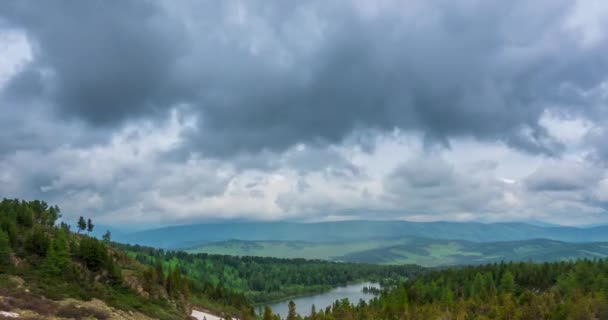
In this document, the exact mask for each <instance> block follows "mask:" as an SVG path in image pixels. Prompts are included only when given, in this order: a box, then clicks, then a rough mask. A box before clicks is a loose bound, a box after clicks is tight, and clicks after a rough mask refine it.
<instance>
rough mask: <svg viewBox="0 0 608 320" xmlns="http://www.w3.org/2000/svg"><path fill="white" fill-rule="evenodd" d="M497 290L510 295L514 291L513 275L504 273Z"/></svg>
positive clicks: (508, 272) (507, 272)
mask: <svg viewBox="0 0 608 320" xmlns="http://www.w3.org/2000/svg"><path fill="white" fill-rule="evenodd" d="M499 289H500V291H501V292H505V293H512V292H513V291H515V280H514V279H513V274H512V273H511V272H510V271H508V270H507V271H506V272H505V273H504V274H503V275H502V277H501V278H500V285H499Z"/></svg>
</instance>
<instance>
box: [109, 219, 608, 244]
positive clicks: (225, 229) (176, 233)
mask: <svg viewBox="0 0 608 320" xmlns="http://www.w3.org/2000/svg"><path fill="white" fill-rule="evenodd" d="M403 237H422V238H431V239H444V240H467V241H476V242H490V241H515V240H529V239H539V238H544V239H550V240H558V241H567V242H598V241H608V226H599V227H593V228H576V227H564V226H538V225H531V224H525V223H491V224H484V223H474V222H466V223H459V222H408V221H342V222H323V223H289V222H272V223H213V224H196V225H183V226H173V227H165V228H160V229H152V230H146V231H141V232H136V233H131V234H119V235H116V236H114V237H113V239H114V240H116V241H121V242H126V243H132V244H140V245H147V246H153V247H159V248H173V249H174V248H194V247H198V246H201V245H204V244H207V243H210V242H217V241H226V240H230V239H238V240H266V241H270V240H281V241H307V242H348V241H358V240H372V239H373V240H381V239H396V238H403Z"/></svg>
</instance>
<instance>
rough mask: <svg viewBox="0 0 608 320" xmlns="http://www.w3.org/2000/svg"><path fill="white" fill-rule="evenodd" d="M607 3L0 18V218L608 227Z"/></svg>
mask: <svg viewBox="0 0 608 320" xmlns="http://www.w3.org/2000/svg"><path fill="white" fill-rule="evenodd" d="M607 124H608V2H606V1H603V0H584V1H582V0H539V1H527V0H513V1H503V0H458V1H452V0H449V1H448V0H401V1H393V0H379V1H367V0H360V1H359V0H357V1H355V0H351V1H346V0H344V1H341V0H336V1H327V0H309V1H297V2H292V1H280V0H270V1H268V0H265V1H262V0H259V1H258V0H242V1H240V0H226V1H199V0H196V1H195V0H191V1H190V0H179V1H145V0H138V1H129V0H124V1H101V0H91V1H42V2H40V1H29V0H23V1H2V2H0V197H7V198H24V199H42V200H45V201H47V202H49V203H51V204H57V205H59V206H60V207H61V208H62V210H63V214H64V218H65V219H66V220H74V219H75V218H76V217H77V216H79V215H84V216H89V217H92V218H93V219H94V220H95V221H97V222H98V223H102V224H106V225H122V226H135V225H140V226H141V225H146V226H160V225H173V224H187V223H198V222H207V221H225V220H227V221H233V220H239V221H242V220H247V221H249V220H251V221H278V220H285V221H304V222H313V221H339V220H353V219H383V220H386V219H398V220H410V221H436V220H446V221H480V222H501V221H532V222H546V223H555V224H564V225H594V224H605V223H608V174H607V173H608V172H607V169H608V167H607V166H608V143H606V141H607V139H608V127H607V126H606V125H607Z"/></svg>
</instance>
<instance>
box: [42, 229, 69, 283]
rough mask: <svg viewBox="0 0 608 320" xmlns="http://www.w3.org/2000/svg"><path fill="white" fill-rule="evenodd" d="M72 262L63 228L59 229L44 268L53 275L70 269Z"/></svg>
mask: <svg viewBox="0 0 608 320" xmlns="http://www.w3.org/2000/svg"><path fill="white" fill-rule="evenodd" d="M69 264H70V249H69V246H68V242H67V238H66V234H65V232H64V231H63V229H59V230H57V234H56V235H55V238H54V240H52V241H51V244H50V246H49V250H48V252H47V255H46V259H45V261H44V264H43V269H44V270H45V271H46V272H47V273H49V274H51V275H55V276H58V275H61V274H62V273H64V272H65V271H67V270H68V268H67V267H68V266H69Z"/></svg>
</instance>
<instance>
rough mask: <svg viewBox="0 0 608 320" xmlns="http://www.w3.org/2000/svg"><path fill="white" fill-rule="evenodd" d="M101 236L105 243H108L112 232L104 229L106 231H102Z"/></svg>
mask: <svg viewBox="0 0 608 320" xmlns="http://www.w3.org/2000/svg"><path fill="white" fill-rule="evenodd" d="M101 238H102V239H103V242H105V243H106V244H108V243H110V241H112V234H111V233H110V230H106V233H104V234H103V236H102V237H101Z"/></svg>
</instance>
